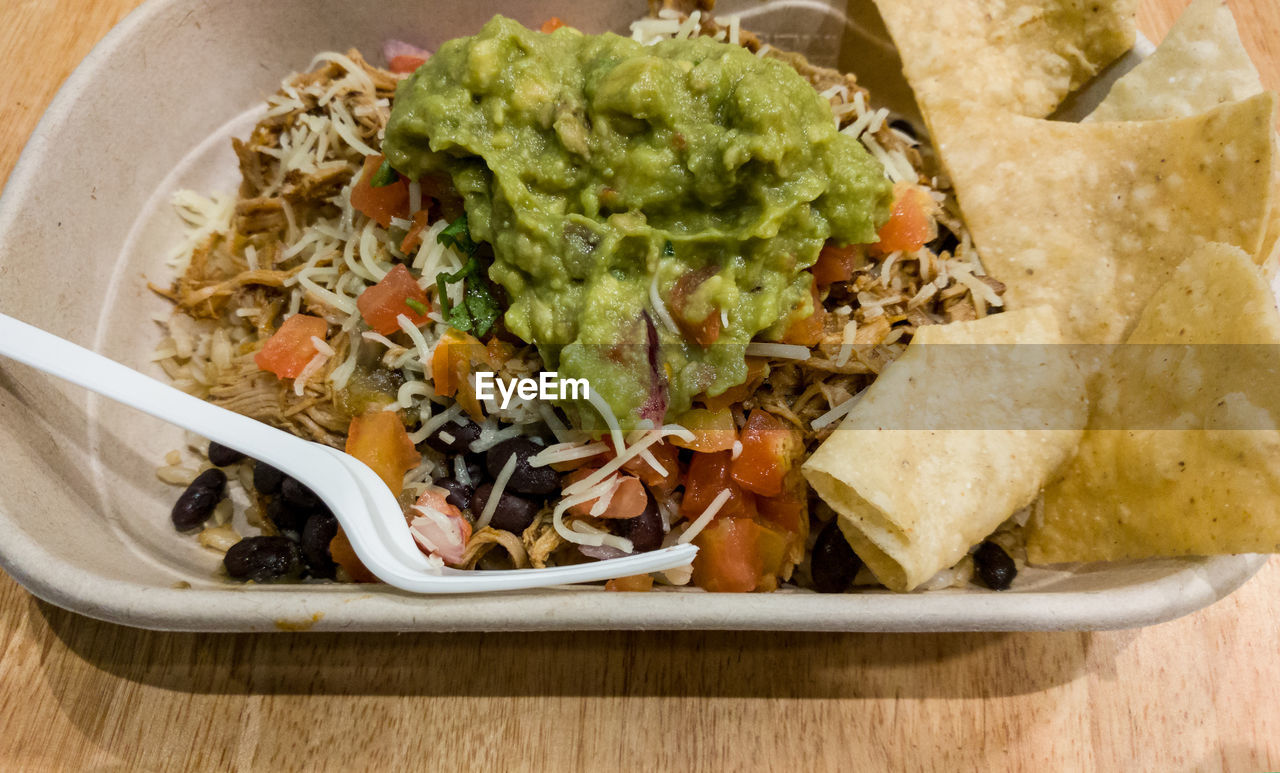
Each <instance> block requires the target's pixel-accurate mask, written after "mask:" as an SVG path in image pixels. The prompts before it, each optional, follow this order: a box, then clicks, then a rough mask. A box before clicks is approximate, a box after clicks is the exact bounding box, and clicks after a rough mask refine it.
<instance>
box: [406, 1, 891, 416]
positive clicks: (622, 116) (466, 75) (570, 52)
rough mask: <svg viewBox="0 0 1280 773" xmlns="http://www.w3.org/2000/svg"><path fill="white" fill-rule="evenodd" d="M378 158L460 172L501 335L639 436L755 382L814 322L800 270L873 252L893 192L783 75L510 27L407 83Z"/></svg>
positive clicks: (464, 46) (724, 53)
mask: <svg viewBox="0 0 1280 773" xmlns="http://www.w3.org/2000/svg"><path fill="white" fill-rule="evenodd" d="M383 150H384V152H385V154H386V156H387V159H388V160H389V161H390V163H391V165H392V166H393V167H394V168H395V169H396V170H398V171H399V172H401V173H402V174H405V175H406V176H408V177H410V178H415V179H416V178H420V177H422V176H424V175H428V174H441V173H444V174H447V175H448V176H449V177H450V178H452V180H453V183H454V186H455V187H456V188H457V190H458V192H459V193H460V194H461V196H462V197H463V201H464V204H465V206H466V212H467V217H468V222H469V224H470V229H471V234H472V236H473V237H474V238H475V239H477V240H480V241H485V242H488V243H489V244H490V245H492V247H493V254H494V262H493V265H492V266H491V267H490V269H489V277H490V278H491V279H492V280H493V281H495V282H497V283H498V284H500V285H501V286H502V287H503V288H505V289H506V291H507V294H508V297H509V300H510V307H509V308H508V309H507V312H506V315H505V318H504V322H505V324H506V327H507V329H508V330H510V331H511V332H513V333H515V334H516V335H518V336H520V337H521V338H523V339H524V340H526V341H530V342H532V343H534V344H536V345H537V347H538V349H539V352H540V354H541V355H542V358H543V360H544V362H545V363H546V367H547V368H549V369H555V370H558V371H559V372H560V376H561V377H566V378H586V379H588V380H589V382H590V385H591V389H592V390H593V392H595V393H597V394H598V395H600V396H602V397H603V398H604V399H605V400H607V401H608V403H609V405H610V407H611V408H612V409H613V411H614V413H615V414H616V415H617V417H618V418H619V420H620V421H621V422H622V423H623V425H624V426H627V427H631V426H635V425H636V424H637V423H639V422H640V420H642V419H648V420H650V421H653V422H655V423H660V422H661V421H662V420H663V419H664V417H665V416H666V415H668V414H670V415H671V416H675V415H676V414H678V413H680V412H682V411H683V410H685V409H686V408H688V407H689V406H690V404H691V401H692V399H693V397H694V396H695V395H697V394H698V393H700V392H704V391H705V392H707V393H709V394H712V395H715V394H719V393H721V392H723V391H724V390H725V389H728V388H729V387H731V386H734V385H736V384H739V383H741V382H743V381H744V380H745V379H746V365H745V361H744V357H745V354H744V351H745V347H746V345H747V343H748V342H749V341H751V339H752V338H753V337H754V336H756V335H757V334H759V333H762V332H764V333H765V334H766V335H772V336H775V337H776V336H777V335H780V334H781V331H782V330H784V329H785V327H786V324H787V322H788V320H790V319H791V318H792V317H793V316H795V315H797V314H799V315H805V314H807V313H809V311H810V310H811V304H812V301H811V299H810V293H809V283H810V281H811V277H810V275H809V274H808V273H807V272H804V271H802V269H804V268H806V267H808V266H810V265H812V264H813V262H814V261H815V260H816V259H817V255H818V251H819V250H820V249H821V248H822V245H823V243H824V242H826V241H827V240H828V239H834V240H835V241H836V242H839V243H843V244H853V243H866V242H873V241H875V239H876V228H877V226H878V225H879V224H880V223H882V222H883V221H884V219H885V218H886V217H887V216H888V209H889V204H890V199H891V197H892V193H891V188H890V184H889V182H888V180H886V178H885V176H884V173H883V170H882V168H881V167H880V165H879V164H878V163H877V162H876V161H875V160H874V159H872V158H871V156H870V155H869V154H868V153H867V152H866V150H865V149H864V148H863V147H862V145H861V143H859V142H858V141H857V140H856V139H854V138H853V137H849V136H846V135H843V134H840V133H839V132H838V131H837V130H836V127H835V122H834V121H833V120H832V115H831V110H830V108H829V107H828V104H827V102H826V101H825V100H823V99H822V98H821V97H820V96H818V94H817V93H816V92H815V91H814V90H813V88H812V87H811V86H810V85H809V84H808V83H807V82H805V81H804V79H802V78H801V77H800V76H799V75H798V74H797V73H796V72H795V71H794V70H793V69H792V68H790V67H789V66H787V65H786V64H783V63H780V62H777V61H774V60H770V59H764V58H760V57H757V56H755V55H753V54H752V53H750V52H749V51H747V50H745V49H743V48H740V47H738V46H732V45H728V44H726V43H719V42H716V41H713V40H710V39H708V38H695V39H691V40H671V41H662V42H659V43H657V44H655V45H649V46H645V45H641V44H640V43H637V42H635V41H632V40H629V39H626V38H622V37H619V36H617V35H613V34H605V35H584V34H581V33H579V32H577V31H576V30H573V29H571V28H562V29H559V30H557V31H555V32H553V33H551V34H544V33H540V32H534V31H531V30H529V29H526V28H525V27H523V26H521V25H520V24H519V23H517V22H515V21H512V20H511V19H507V18H504V17H501V16H496V17H494V18H493V19H492V20H491V21H490V22H489V23H488V24H486V25H485V26H484V28H483V29H482V30H481V31H480V33H479V34H478V35H476V36H474V37H470V38H461V39H457V40H452V41H449V42H448V43H445V44H444V45H443V46H441V47H440V50H439V51H438V52H437V53H436V54H435V55H433V56H432V57H431V58H430V59H429V60H428V61H427V63H426V64H425V65H423V66H422V67H420V68H419V69H418V70H417V71H416V72H415V73H414V74H413V75H412V76H410V77H409V78H407V79H406V80H405V81H403V82H402V83H401V84H400V86H399V88H398V90H397V92H396V100H395V105H394V107H393V109H392V111H391V118H390V122H389V123H388V125H387V131H386V139H385V142H384V144H383Z"/></svg>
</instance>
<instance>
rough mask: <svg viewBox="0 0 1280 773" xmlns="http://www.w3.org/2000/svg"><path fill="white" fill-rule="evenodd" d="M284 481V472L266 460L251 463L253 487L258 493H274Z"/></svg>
mask: <svg viewBox="0 0 1280 773" xmlns="http://www.w3.org/2000/svg"><path fill="white" fill-rule="evenodd" d="M283 482H284V473H283V472H280V471H279V470H277V469H276V468H275V467H272V466H271V465H269V464H267V463H266V462H254V463H253V487H254V488H256V489H257V490H258V493H259V494H274V493H276V492H277V491H279V490H280V484H281V483H283Z"/></svg>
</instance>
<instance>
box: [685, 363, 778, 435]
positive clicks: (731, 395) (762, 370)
mask: <svg viewBox="0 0 1280 773" xmlns="http://www.w3.org/2000/svg"><path fill="white" fill-rule="evenodd" d="M768 368H769V361H768V360H767V359H765V358H764V357H748V358H747V380H746V381H744V382H742V383H741V384H738V385H737V386H732V387H729V388H728V389H726V390H724V391H723V392H721V393H720V394H718V395H715V396H712V395H708V394H707V393H705V392H704V393H702V394H701V395H699V396H698V398H697V399H698V400H700V401H701V402H702V404H703V405H705V406H706V407H707V410H710V411H718V410H721V409H722V408H728V407H729V406H731V405H733V404H734V403H740V402H742V401H743V400H746V399H747V398H748V397H750V396H751V395H753V394H755V393H756V389H758V388H759V387H760V382H762V381H764V377H765V374H766V372H767V371H768ZM730 445H732V444H730Z"/></svg>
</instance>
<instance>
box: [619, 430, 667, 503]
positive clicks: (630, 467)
mask: <svg viewBox="0 0 1280 773" xmlns="http://www.w3.org/2000/svg"><path fill="white" fill-rule="evenodd" d="M648 451H649V454H650V455H652V456H653V458H654V459H656V460H657V462H658V465H659V466H661V467H662V468H663V469H664V470H666V471H667V474H666V475H663V474H662V473H660V472H658V471H657V470H655V469H653V466H652V465H650V464H649V463H648V462H646V461H645V460H644V459H642V458H641V457H639V456H637V457H635V458H633V459H630V460H628V461H627V463H626V464H624V465H622V469H624V470H626V471H627V472H629V473H631V474H632V475H634V476H636V477H637V478H639V479H640V480H641V481H642V482H643V483H644V485H646V486H648V487H649V489H650V490H651V491H655V492H657V493H660V494H670V493H671V492H672V491H675V488H676V486H679V485H680V457H679V456H678V454H679V451H678V450H677V449H676V447H675V446H673V445H671V444H670V443H668V442H666V441H665V440H664V441H662V442H659V443H654V444H653V445H651V446H649V448H648Z"/></svg>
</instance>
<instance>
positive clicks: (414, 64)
mask: <svg viewBox="0 0 1280 773" xmlns="http://www.w3.org/2000/svg"><path fill="white" fill-rule="evenodd" d="M426 62H427V60H426V59H425V58H423V57H421V56H413V55H411V54H400V55H399V56H393V57H391V61H390V62H387V69H388V70H390V71H391V72H394V73H398V74H400V75H403V74H405V73H411V72H413V71H414V70H416V69H418V68H419V67H421V66H422V65H424V64H426Z"/></svg>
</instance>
